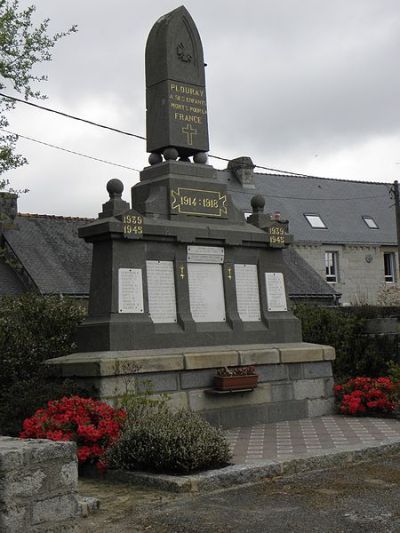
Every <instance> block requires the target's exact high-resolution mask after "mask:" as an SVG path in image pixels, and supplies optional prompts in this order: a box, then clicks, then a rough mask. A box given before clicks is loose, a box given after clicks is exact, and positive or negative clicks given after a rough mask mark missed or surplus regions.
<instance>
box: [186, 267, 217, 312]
mask: <svg viewBox="0 0 400 533" xmlns="http://www.w3.org/2000/svg"><path fill="white" fill-rule="evenodd" d="M187 267H188V279H189V300H190V311H191V313H192V317H193V320H194V321H195V322H224V321H225V299H224V284H223V279H222V266H221V265H216V264H207V263H188V266H187Z"/></svg>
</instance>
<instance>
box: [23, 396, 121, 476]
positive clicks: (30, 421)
mask: <svg viewBox="0 0 400 533" xmlns="http://www.w3.org/2000/svg"><path fill="white" fill-rule="evenodd" d="M125 418H126V413H125V411H123V410H122V409H113V408H112V407H110V406H109V405H107V404H106V403H104V402H100V401H98V400H93V399H92V398H80V397H79V396H72V397H70V398H66V397H65V398H62V399H61V400H56V401H50V402H49V403H48V406H47V408H43V409H38V410H37V411H36V413H35V414H34V415H33V416H32V417H31V418H27V419H26V420H24V424H23V428H24V430H23V431H22V432H21V434H20V437H21V438H23V439H50V440H61V441H70V440H72V441H75V442H76V443H77V448H78V449H77V455H78V461H79V464H83V463H94V464H96V466H97V468H98V469H100V470H103V469H104V468H105V463H104V460H103V459H102V457H103V455H104V453H105V451H106V449H107V448H108V447H109V446H110V444H112V443H113V442H115V441H116V440H117V438H118V437H119V433H120V430H121V426H122V424H123V422H124V420H125Z"/></svg>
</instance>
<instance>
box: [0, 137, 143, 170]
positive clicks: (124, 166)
mask: <svg viewBox="0 0 400 533" xmlns="http://www.w3.org/2000/svg"><path fill="white" fill-rule="evenodd" d="M0 129H1V131H4V132H5V133H8V134H10V135H17V136H18V137H21V139H27V140H28V141H32V142H34V143H38V144H43V145H44V146H48V147H50V148H56V149H57V150H62V151H63V152H67V153H69V154H74V155H79V156H81V157H86V158H87V159H93V160H94V161H98V162H99V163H105V164H106V165H112V166H114V167H120V168H125V169H126V170H133V171H134V172H138V173H140V170H137V169H136V168H132V167H127V166H126V165H120V164H119V163H113V162H112V161H107V160H105V159H100V158H98V157H94V156H91V155H87V154H82V153H81V152H75V151H74V150H69V149H68V148H62V147H61V146H57V145H55V144H50V143H47V142H44V141H39V140H38V139H33V138H32V137H27V136H25V135H20V134H19V133H15V132H13V131H9V130H5V129H3V128H0Z"/></svg>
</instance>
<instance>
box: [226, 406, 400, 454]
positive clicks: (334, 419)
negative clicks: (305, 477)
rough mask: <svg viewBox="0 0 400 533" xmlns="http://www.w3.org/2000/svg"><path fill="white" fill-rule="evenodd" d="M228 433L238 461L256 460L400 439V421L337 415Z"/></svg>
mask: <svg viewBox="0 0 400 533" xmlns="http://www.w3.org/2000/svg"><path fill="white" fill-rule="evenodd" d="M225 435H226V437H227V439H228V441H229V443H230V445H231V447H232V451H233V462H234V463H236V464H243V463H256V462H258V461H264V460H268V459H269V460H278V461H279V460H285V459H292V458H295V457H299V456H304V455H307V456H309V455H313V453H314V454H318V453H321V452H324V451H341V450H346V449H348V448H349V447H351V446H359V447H367V446H373V445H379V444H390V443H393V442H400V421H399V420H395V419H390V418H368V417H351V416H348V417H347V416H340V415H333V416H322V417H317V418H306V419H303V420H289V421H285V422H277V423H275V424H260V425H258V426H252V427H241V428H234V429H230V430H227V431H226V432H225Z"/></svg>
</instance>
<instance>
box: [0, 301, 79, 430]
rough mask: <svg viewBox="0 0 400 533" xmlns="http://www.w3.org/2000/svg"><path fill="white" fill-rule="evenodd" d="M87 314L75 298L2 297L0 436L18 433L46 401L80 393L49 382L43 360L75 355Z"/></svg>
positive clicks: (74, 389) (0, 311)
mask: <svg viewBox="0 0 400 533" xmlns="http://www.w3.org/2000/svg"><path fill="white" fill-rule="evenodd" d="M84 315H85V310H84V309H83V308H82V307H80V306H79V305H77V304H76V303H75V302H74V301H73V300H70V299H68V298H60V297H57V296H51V297H45V296H41V295H39V294H24V295H22V296H20V297H11V296H10V297H3V298H1V299H0V435H2V434H3V435H7V434H11V435H16V434H18V433H19V431H20V430H21V428H22V421H23V420H24V419H25V418H27V417H28V416H32V415H33V413H34V412H35V410H36V409H37V408H38V407H42V406H44V405H45V404H46V403H47V402H48V400H54V399H57V398H60V397H62V396H64V395H66V394H69V393H74V392H80V391H78V389H77V388H76V387H75V386H73V385H72V383H61V382H60V383H56V382H55V381H54V380H51V379H48V372H47V368H46V366H45V365H44V364H43V361H45V360H46V359H50V358H53V357H59V356H62V355H67V354H69V353H71V352H73V351H74V348H75V345H74V342H73V338H74V334H75V331H76V327H77V326H78V324H79V323H80V322H81V320H82V318H83V317H84Z"/></svg>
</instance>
